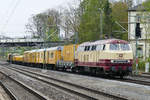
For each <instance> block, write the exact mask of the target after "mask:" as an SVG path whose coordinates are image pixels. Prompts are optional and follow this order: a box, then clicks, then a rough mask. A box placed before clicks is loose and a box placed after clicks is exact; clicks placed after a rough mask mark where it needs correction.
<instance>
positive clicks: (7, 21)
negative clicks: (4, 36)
mask: <svg viewBox="0 0 150 100" xmlns="http://www.w3.org/2000/svg"><path fill="white" fill-rule="evenodd" d="M20 1H21V0H17V1H16V3H15V6H14V7H13V8H12V11H11V13H10V14H9V16H8V18H7V20H6V23H5V24H4V25H3V27H2V32H3V31H4V30H5V28H6V27H7V25H8V23H9V21H10V20H11V18H12V16H13V14H14V13H15V11H16V8H17V6H18V5H19V3H20Z"/></svg>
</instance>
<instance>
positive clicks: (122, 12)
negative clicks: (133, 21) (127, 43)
mask: <svg viewBox="0 0 150 100" xmlns="http://www.w3.org/2000/svg"><path fill="white" fill-rule="evenodd" d="M127 10H128V5H127V3H125V2H121V1H119V2H114V3H113V4H112V18H113V22H114V23H113V27H112V30H113V37H114V38H119V39H123V40H128V33H127V32H126V30H128V11H127ZM116 23H119V24H120V25H121V26H122V27H124V28H125V29H126V30H124V29H123V28H122V27H120V26H119V25H118V24H116Z"/></svg>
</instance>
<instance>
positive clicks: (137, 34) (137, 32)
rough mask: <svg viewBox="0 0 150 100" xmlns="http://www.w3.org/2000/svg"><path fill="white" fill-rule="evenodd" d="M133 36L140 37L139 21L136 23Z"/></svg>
mask: <svg viewBox="0 0 150 100" xmlns="http://www.w3.org/2000/svg"><path fill="white" fill-rule="evenodd" d="M135 36H136V38H141V28H140V23H136V29H135Z"/></svg>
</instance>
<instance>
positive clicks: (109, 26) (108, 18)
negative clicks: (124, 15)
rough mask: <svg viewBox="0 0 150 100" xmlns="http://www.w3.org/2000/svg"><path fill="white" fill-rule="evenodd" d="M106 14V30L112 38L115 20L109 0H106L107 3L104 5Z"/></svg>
mask: <svg viewBox="0 0 150 100" xmlns="http://www.w3.org/2000/svg"><path fill="white" fill-rule="evenodd" d="M104 14H105V17H104V32H105V33H106V35H107V36H108V37H109V38H110V37H112V26H113V20H112V9H111V7H110V3H109V1H108V0H106V3H105V5H104Z"/></svg>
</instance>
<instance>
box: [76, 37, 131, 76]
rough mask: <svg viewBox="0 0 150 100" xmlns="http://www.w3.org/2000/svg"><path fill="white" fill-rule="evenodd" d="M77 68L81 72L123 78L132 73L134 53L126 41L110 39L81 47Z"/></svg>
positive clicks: (84, 44) (83, 44)
mask: <svg viewBox="0 0 150 100" xmlns="http://www.w3.org/2000/svg"><path fill="white" fill-rule="evenodd" d="M75 64H76V65H75V66H76V67H77V70H79V71H81V70H82V71H86V70H87V71H90V72H91V73H104V74H112V75H116V76H120V77H123V76H125V75H129V73H130V72H132V64H133V52H132V49H131V46H130V44H128V42H127V41H124V40H118V39H108V40H99V41H95V42H85V43H82V44H80V45H79V47H78V49H77V52H76V58H75Z"/></svg>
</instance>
